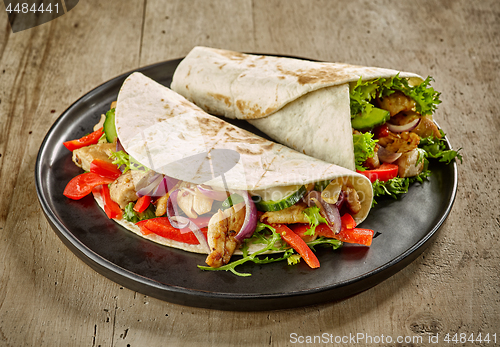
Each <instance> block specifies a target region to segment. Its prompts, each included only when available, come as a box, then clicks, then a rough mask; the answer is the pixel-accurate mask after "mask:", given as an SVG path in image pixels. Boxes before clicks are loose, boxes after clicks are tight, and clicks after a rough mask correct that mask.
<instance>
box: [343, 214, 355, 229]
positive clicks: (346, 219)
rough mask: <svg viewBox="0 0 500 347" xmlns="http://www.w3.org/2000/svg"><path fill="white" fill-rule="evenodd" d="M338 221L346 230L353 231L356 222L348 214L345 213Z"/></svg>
mask: <svg viewBox="0 0 500 347" xmlns="http://www.w3.org/2000/svg"><path fill="white" fill-rule="evenodd" d="M340 221H341V223H342V226H343V227H345V228H347V229H354V228H355V227H356V221H355V220H354V218H352V216H351V215H350V214H349V213H345V214H344V215H343V216H342V217H340Z"/></svg>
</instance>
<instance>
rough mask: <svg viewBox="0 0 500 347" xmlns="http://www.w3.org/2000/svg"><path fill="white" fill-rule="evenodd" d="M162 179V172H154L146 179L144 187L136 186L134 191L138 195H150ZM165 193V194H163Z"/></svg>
mask: <svg viewBox="0 0 500 347" xmlns="http://www.w3.org/2000/svg"><path fill="white" fill-rule="evenodd" d="M162 181H163V175H162V174H158V173H157V174H154V175H153V176H152V177H151V178H149V180H148V183H149V184H148V185H147V186H145V187H136V188H139V189H138V190H137V192H136V194H137V196H138V197H143V196H144V195H147V196H152V194H153V192H155V191H156V189H157V188H158V185H159V184H160V183H161V182H162ZM163 195H165V194H163Z"/></svg>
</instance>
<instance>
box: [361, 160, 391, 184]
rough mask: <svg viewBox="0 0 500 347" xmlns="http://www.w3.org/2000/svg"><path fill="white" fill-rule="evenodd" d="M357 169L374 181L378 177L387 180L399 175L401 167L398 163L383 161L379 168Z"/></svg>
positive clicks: (380, 179)
mask: <svg viewBox="0 0 500 347" xmlns="http://www.w3.org/2000/svg"><path fill="white" fill-rule="evenodd" d="M356 171H357V172H358V173H360V174H362V175H365V176H366V177H368V178H369V179H370V181H371V182H372V183H373V182H375V181H376V180H377V179H378V180H379V181H383V182H385V181H388V180H390V179H391V178H395V177H397V176H398V171H399V167H398V166H397V165H396V164H388V163H383V164H382V165H380V167H379V168H378V169H373V170H365V171H359V170H356Z"/></svg>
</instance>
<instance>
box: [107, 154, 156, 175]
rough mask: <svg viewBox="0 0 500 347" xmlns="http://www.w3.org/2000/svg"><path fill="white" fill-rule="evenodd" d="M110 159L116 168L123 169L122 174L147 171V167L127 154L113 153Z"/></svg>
mask: <svg viewBox="0 0 500 347" xmlns="http://www.w3.org/2000/svg"><path fill="white" fill-rule="evenodd" d="M110 158H111V159H114V161H113V162H112V163H113V164H116V165H118V167H122V168H123V173H125V172H127V171H128V170H145V171H148V170H149V169H148V168H147V167H145V166H144V165H142V164H141V163H139V162H138V161H137V160H135V159H134V158H132V157H131V156H130V155H128V153H126V152H125V151H118V152H113V153H112V154H111V156H110Z"/></svg>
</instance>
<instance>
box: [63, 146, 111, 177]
mask: <svg viewBox="0 0 500 347" xmlns="http://www.w3.org/2000/svg"><path fill="white" fill-rule="evenodd" d="M115 148H116V145H115V144H114V143H98V144H96V145H90V146H86V147H82V148H78V149H75V150H74V151H73V157H72V160H73V162H74V163H75V164H76V166H78V167H81V168H82V169H83V170H85V171H90V163H92V161H93V160H94V159H101V160H104V161H106V162H108V163H111V162H113V159H110V158H109V157H110V155H111V154H112V153H113V152H114V151H115Z"/></svg>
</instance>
